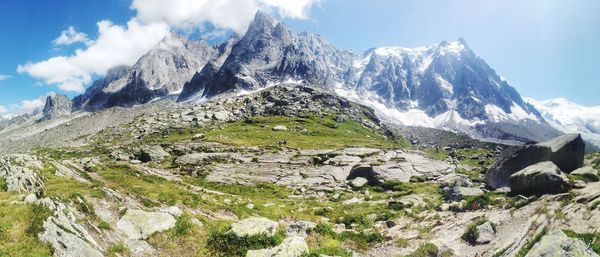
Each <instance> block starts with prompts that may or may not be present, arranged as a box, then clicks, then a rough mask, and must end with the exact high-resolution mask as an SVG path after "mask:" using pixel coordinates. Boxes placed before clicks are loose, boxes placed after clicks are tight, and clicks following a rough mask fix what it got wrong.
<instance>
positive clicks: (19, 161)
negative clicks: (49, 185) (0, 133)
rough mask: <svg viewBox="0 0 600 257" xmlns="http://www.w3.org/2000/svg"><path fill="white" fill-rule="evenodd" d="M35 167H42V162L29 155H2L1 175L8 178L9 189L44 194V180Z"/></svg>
mask: <svg viewBox="0 0 600 257" xmlns="http://www.w3.org/2000/svg"><path fill="white" fill-rule="evenodd" d="M33 168H39V169H41V168H42V165H41V163H39V161H38V160H37V159H36V158H35V157H32V156H29V155H10V156H2V157H0V177H3V178H4V179H5V180H6V187H7V190H8V191H15V192H20V193H21V192H25V193H33V194H35V195H36V196H38V197H39V196H42V194H43V188H44V182H43V181H42V179H41V178H40V177H39V176H38V175H37V173H35V172H34V171H33V170H32V169H33Z"/></svg>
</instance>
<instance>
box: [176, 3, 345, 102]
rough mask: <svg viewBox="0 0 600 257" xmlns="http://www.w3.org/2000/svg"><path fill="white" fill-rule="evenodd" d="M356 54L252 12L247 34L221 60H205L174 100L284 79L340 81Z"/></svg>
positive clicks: (313, 81) (245, 88) (261, 84)
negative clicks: (199, 69) (201, 67)
mask: <svg viewBox="0 0 600 257" xmlns="http://www.w3.org/2000/svg"><path fill="white" fill-rule="evenodd" d="M354 58H355V56H354V55H353V54H352V53H350V52H348V51H341V50H338V49H337V48H335V47H334V46H333V45H331V44H330V43H329V42H327V41H326V40H325V39H323V38H322V37H321V36H319V35H316V34H313V33H308V32H304V33H301V34H295V33H294V32H293V31H292V30H291V29H289V28H288V27H287V26H285V25H284V24H283V23H280V22H278V21H277V20H276V19H274V18H273V17H271V16H269V15H267V14H265V13H263V12H260V11H259V12H257V14H256V16H255V18H254V20H253V21H252V23H251V24H250V26H249V27H248V30H247V32H246V34H245V35H244V36H243V37H242V38H241V39H240V40H239V41H238V42H236V43H235V44H233V45H232V49H231V53H230V54H229V56H228V57H227V58H226V59H225V61H224V63H223V65H221V66H219V65H214V64H211V65H207V66H206V67H205V68H204V69H203V70H202V71H201V72H200V73H199V75H198V77H197V79H195V80H193V81H192V82H191V83H189V84H188V85H186V88H184V93H182V94H181V95H180V97H179V101H186V100H189V99H194V98H201V97H202V96H204V97H212V96H215V95H218V94H220V93H223V92H229V91H240V90H249V91H251V90H255V89H259V88H261V87H265V86H267V85H273V84H277V83H281V82H283V81H287V80H295V81H300V80H301V81H303V83H305V84H314V85H319V86H327V85H333V84H335V83H338V82H341V81H343V80H342V78H341V77H342V76H343V73H344V72H345V71H347V70H348V68H349V67H350V66H351V64H352V62H353V59H354Z"/></svg>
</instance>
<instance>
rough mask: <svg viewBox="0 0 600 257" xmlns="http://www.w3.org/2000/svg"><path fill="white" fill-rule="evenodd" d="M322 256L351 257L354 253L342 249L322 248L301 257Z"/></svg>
mask: <svg viewBox="0 0 600 257" xmlns="http://www.w3.org/2000/svg"><path fill="white" fill-rule="evenodd" d="M321 255H327V256H340V257H350V256H352V252H350V251H348V250H347V249H344V248H342V247H321V248H318V249H315V250H310V251H309V252H308V253H304V254H302V255H301V257H320V256H321Z"/></svg>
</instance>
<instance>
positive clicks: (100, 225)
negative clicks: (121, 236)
mask: <svg viewBox="0 0 600 257" xmlns="http://www.w3.org/2000/svg"><path fill="white" fill-rule="evenodd" d="M98 228H99V229H104V230H112V226H111V225H110V223H108V222H106V221H100V223H98Z"/></svg>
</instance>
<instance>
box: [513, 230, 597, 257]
mask: <svg viewBox="0 0 600 257" xmlns="http://www.w3.org/2000/svg"><path fill="white" fill-rule="evenodd" d="M543 256H565V257H566V256H587V257H596V256H598V254H596V253H595V252H594V251H592V249H590V247H588V246H587V245H586V244H585V242H583V241H581V240H579V239H576V238H570V237H568V236H567V235H565V233H563V232H562V231H560V230H558V229H557V230H552V231H550V232H549V233H548V234H546V235H545V236H543V237H542V239H541V240H540V241H539V242H537V243H536V244H535V245H534V246H533V247H532V248H531V250H529V252H528V253H527V255H525V257H543Z"/></svg>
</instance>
